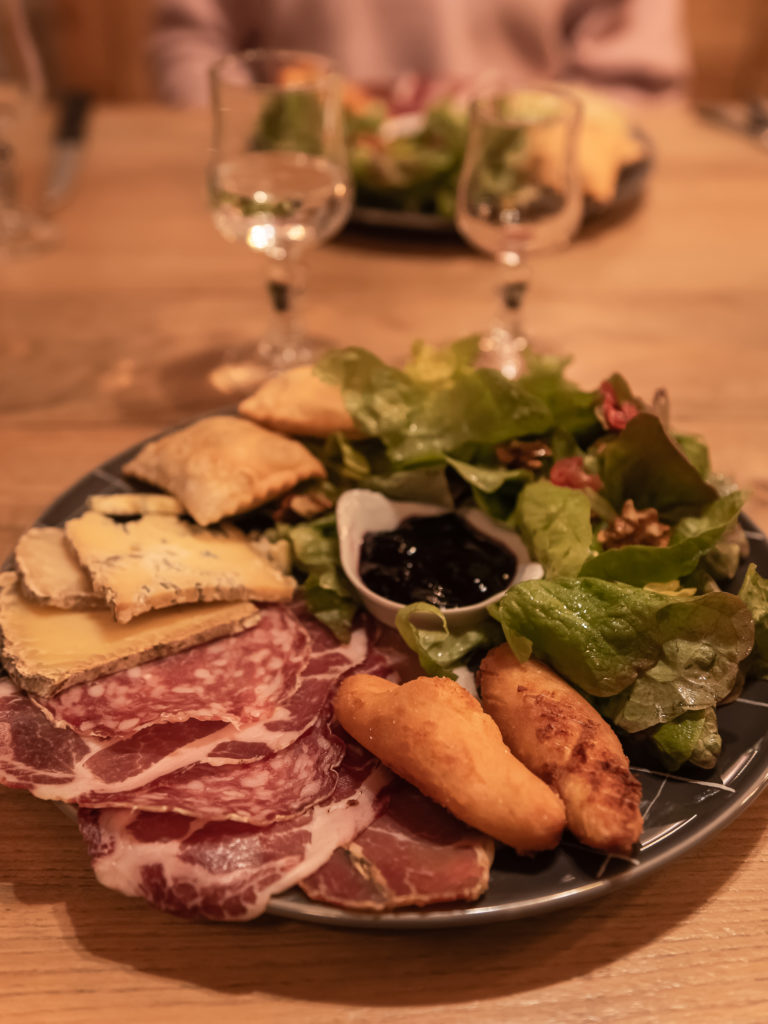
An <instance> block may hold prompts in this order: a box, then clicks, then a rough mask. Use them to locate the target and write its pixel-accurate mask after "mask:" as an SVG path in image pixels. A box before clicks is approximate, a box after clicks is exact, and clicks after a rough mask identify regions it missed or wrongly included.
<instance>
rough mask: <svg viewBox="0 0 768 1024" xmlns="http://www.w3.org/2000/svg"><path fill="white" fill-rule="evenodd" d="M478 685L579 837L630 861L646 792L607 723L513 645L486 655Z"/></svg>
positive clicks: (520, 754)
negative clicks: (519, 655)
mask: <svg viewBox="0 0 768 1024" xmlns="http://www.w3.org/2000/svg"><path fill="white" fill-rule="evenodd" d="M477 683H478V686H479V688H480V694H481V699H482V703H483V707H484V708H485V710H486V711H487V712H488V714H489V715H491V717H492V718H493V719H494V720H495V721H496V722H497V723H498V726H499V728H500V730H501V734H502V736H503V737H504V740H505V742H506V743H507V745H508V746H509V748H510V750H511V751H512V752H513V753H514V754H515V755H516V756H517V757H519V758H520V760H521V761H522V762H523V764H525V765H527V766H528V768H530V770H531V771H532V772H534V773H535V774H536V775H538V776H539V777H540V778H541V779H543V780H544V781H545V782H547V783H549V784H550V785H551V786H552V787H553V788H554V789H555V790H556V791H557V792H558V793H559V794H560V796H561V797H562V800H563V803H564V804H565V810H566V815H567V819H568V828H569V829H570V830H571V832H572V833H573V834H574V836H576V838H577V839H579V840H580V841H581V842H582V843H585V844H586V845H587V846H591V847H593V848H595V849H598V850H602V851H604V852H606V853H618V854H623V855H625V856H627V855H629V854H630V853H631V852H632V848H633V846H634V844H635V843H636V842H637V840H638V838H639V837H640V833H641V831H642V828H643V819H642V815H641V813H640V798H641V796H642V789H641V786H640V783H639V782H638V781H637V779H635V777H634V776H633V775H632V773H631V772H630V770H629V761H628V759H627V756H626V754H625V753H624V750H623V749H622V746H621V743H620V742H619V738H618V736H617V735H616V733H615V732H614V731H613V729H612V728H611V727H610V725H609V724H608V723H607V722H606V721H605V719H603V718H601V716H600V715H599V714H598V713H597V711H595V709H594V708H593V707H592V705H591V704H590V703H589V702H588V701H587V700H585V699H584V698H583V697H582V696H581V694H579V693H577V691H576V690H574V689H573V687H572V686H570V685H569V684H568V683H567V682H566V681H565V680H564V679H562V678H561V677H560V676H558V675H557V673H555V672H553V671H552V669H550V668H549V667H548V666H547V665H544V664H543V663H542V662H539V661H535V660H533V659H531V660H530V661H527V662H525V663H524V664H521V663H520V662H519V661H518V660H517V658H516V657H515V655H514V654H513V653H512V651H511V650H510V648H509V647H508V646H507V645H506V644H503V645H502V646H500V647H496V648H494V649H493V650H492V651H490V652H489V653H488V654H487V655H486V656H485V658H484V659H483V661H482V663H481V665H480V669H479V671H478V673H477Z"/></svg>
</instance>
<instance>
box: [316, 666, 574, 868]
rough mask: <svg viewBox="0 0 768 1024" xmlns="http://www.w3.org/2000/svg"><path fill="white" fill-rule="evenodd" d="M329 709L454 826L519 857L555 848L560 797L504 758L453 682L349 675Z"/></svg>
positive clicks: (497, 737) (492, 732)
mask: <svg viewBox="0 0 768 1024" xmlns="http://www.w3.org/2000/svg"><path fill="white" fill-rule="evenodd" d="M334 708H335V711H336V717H337V718H338V720H339V722H340V723H341V725H342V726H343V727H344V728H345V729H346V730H347V732H348V733H349V734H350V735H351V736H353V737H354V738H355V739H356V740H357V741H358V743H360V744H362V745H363V746H364V747H366V749H368V750H370V751H371V752H372V753H374V754H376V756H377V757H378V758H380V759H381V760H382V761H383V762H384V764H386V765H387V766H388V767H389V768H391V769H392V770H393V771H394V772H396V773H397V774H398V775H399V776H401V778H404V779H405V780H406V781H408V782H410V783H411V784H412V785H414V786H416V788H417V789H419V790H420V791H421V792H422V793H423V794H424V795H425V796H428V797H430V799H432V800H434V801H435V802H436V803H438V804H440V805H441V806H442V807H445V808H446V809H447V810H448V811H450V812H451V813H452V814H453V815H454V816H455V817H456V818H458V819H459V820H460V821H463V822H465V823H466V824H467V825H471V826H472V827H473V828H476V829H478V830H479V831H481V832H484V833H486V834H487V835H489V836H492V837H493V838H494V839H498V840H499V841H500V842H502V843H506V844H507V845H508V846H511V847H513V848H514V849H515V850H517V852H518V853H533V852H535V851H537V850H550V849H552V848H554V847H555V846H556V845H557V844H558V842H559V841H560V836H561V833H562V831H563V828H564V826H565V811H564V809H563V805H562V802H561V800H560V798H559V797H558V796H557V795H556V794H555V793H554V792H553V790H552V789H550V788H549V786H548V785H546V783H544V782H542V781H541V779H539V778H537V777H536V776H535V775H534V774H533V773H532V772H530V771H529V770H528V769H527V768H526V767H525V766H524V765H523V764H522V763H521V762H520V761H518V759H517V758H516V757H514V756H513V755H512V754H511V753H510V751H509V749H508V747H507V746H506V745H505V744H504V741H503V739H502V737H501V733H500V732H499V729H498V727H497V726H496V724H495V722H494V721H493V719H491V718H490V716H489V715H486V714H485V713H484V712H483V709H482V708H481V706H480V704H479V702H478V701H477V700H476V699H475V698H474V697H472V696H471V695H470V694H469V693H467V691H466V690H464V689H462V687H461V686H459V684H458V683H456V682H454V681H453V680H452V679H443V678H440V677H430V676H419V677H417V678H416V679H412V680H411V681H410V682H407V683H403V685H402V686H399V685H397V684H396V683H391V682H389V680H387V679H381V678H379V677H378V676H372V675H365V674H358V675H353V676H349V677H347V678H346V679H344V680H343V681H342V683H341V685H340V687H339V690H338V693H337V695H336V698H335V700H334Z"/></svg>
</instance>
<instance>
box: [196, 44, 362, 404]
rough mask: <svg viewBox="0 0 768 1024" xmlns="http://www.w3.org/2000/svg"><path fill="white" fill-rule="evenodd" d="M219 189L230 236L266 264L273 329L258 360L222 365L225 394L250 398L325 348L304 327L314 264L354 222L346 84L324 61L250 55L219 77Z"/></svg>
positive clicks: (214, 177) (215, 75) (221, 226)
mask: <svg viewBox="0 0 768 1024" xmlns="http://www.w3.org/2000/svg"><path fill="white" fill-rule="evenodd" d="M211 90H212V104H213V146H212V157H211V162H210V166H209V189H210V199H211V206H212V211H213V221H214V224H215V225H216V227H217V229H218V231H219V232H220V234H221V235H223V237H224V238H226V239H228V240H229V241H233V242H241V243H243V244H244V245H246V246H247V247H248V248H249V249H252V250H253V251H254V252H256V253H260V254H261V255H262V256H263V258H264V266H265V269H266V278H267V287H268V294H269V298H270V304H271V309H272V322H271V324H270V326H269V327H268V329H267V330H266V332H265V333H264V334H263V336H262V337H261V338H260V339H259V340H258V341H257V342H256V343H255V344H254V345H253V347H252V349H251V351H250V352H248V353H241V354H240V356H239V357H238V358H235V359H233V360H231V361H230V362H229V363H226V364H225V365H223V366H220V367H218V368H217V369H216V370H215V371H214V372H213V374H212V375H211V381H212V383H213V384H214V386H215V387H217V388H218V390H220V391H225V392H230V393H235V392H237V391H246V390H248V389H249V387H250V386H251V385H253V384H255V383H258V382H259V380H260V379H262V378H263V377H264V376H265V374H266V373H267V372H269V371H270V370H275V369H281V368H285V367H288V366H292V365H295V364H297V363H302V362H308V361H309V360H311V359H312V358H313V356H314V355H315V354H316V353H317V351H318V350H319V349H320V348H321V347H322V344H321V343H320V342H319V341H318V340H317V339H313V338H310V337H308V336H307V335H306V334H305V333H304V332H303V331H302V330H301V327H300V325H299V323H298V320H297V305H298V301H299V299H300V296H301V293H302V292H303V289H304V257H305V255H306V253H307V251H308V250H310V249H313V248H316V247H317V246H319V245H321V244H322V243H323V242H325V241H327V240H328V239H329V238H331V237H332V236H333V235H335V234H336V233H337V232H338V231H339V230H340V229H341V228H342V227H343V225H344V223H345V222H346V220H347V218H348V217H349V214H350V211H351V207H352V185H351V180H350V174H349V169H348V164H347V151H346V144H345V139H344V122H343V114H342V106H341V90H340V80H339V77H338V75H337V73H336V71H335V69H334V67H333V65H332V63H331V62H330V61H329V60H327V59H326V58H325V57H322V56H320V55H319V54H313V53H304V52H300V51H295V50H247V51H245V52H242V53H235V54H230V55H228V56H226V57H224V58H223V59H222V60H220V61H219V62H217V63H216V64H215V65H214V67H213V69H212V71H211Z"/></svg>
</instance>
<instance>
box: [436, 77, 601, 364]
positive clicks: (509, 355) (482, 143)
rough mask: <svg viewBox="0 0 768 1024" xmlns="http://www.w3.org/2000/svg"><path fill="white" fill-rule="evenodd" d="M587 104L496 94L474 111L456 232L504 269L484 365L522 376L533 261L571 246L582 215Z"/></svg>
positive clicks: (550, 92) (522, 91)
mask: <svg viewBox="0 0 768 1024" xmlns="http://www.w3.org/2000/svg"><path fill="white" fill-rule="evenodd" d="M579 120H580V103H579V100H578V99H577V98H576V97H575V96H572V95H570V94H569V93H567V92H565V91H561V90H559V89H556V88H543V87H542V88H539V87H530V88H519V89H512V90H509V91H503V90H502V91H500V90H494V91H489V92H486V93H483V94H481V95H479V96H478V97H477V98H476V99H475V100H474V102H473V103H472V105H471V107H470V115H469V131H468V137H467V145H466V149H465V152H464V159H463V162H462V166H461V172H460V175H459V181H458V185H457V195H456V227H457V229H458V231H459V233H460V234H461V235H462V236H463V237H464V238H465V239H466V240H467V241H468V242H469V243H470V244H471V245H473V246H475V247H476V248H478V249H481V250H482V251H483V252H486V253H488V254H489V255H490V256H492V257H493V258H494V259H495V260H496V261H497V262H498V263H499V264H500V265H501V267H502V268H503V272H504V283H503V284H502V287H501V299H502V302H501V311H500V315H499V317H498V319H497V321H496V322H495V323H494V324H493V325H492V326H491V328H490V329H489V330H487V331H486V332H485V333H484V334H483V335H482V336H481V339H480V351H479V356H478V364H479V365H482V366H490V367H493V368H495V369H498V370H501V372H502V373H503V374H504V375H505V376H506V377H509V378H514V377H517V376H519V374H520V373H521V372H522V369H523V365H524V353H525V350H526V349H527V348H528V347H529V341H528V337H527V335H526V333H525V331H524V329H523V325H522V321H521V307H522V305H523V299H524V297H525V292H526V289H527V287H528V281H529V270H528V265H527V256H528V254H529V253H531V252H540V251H543V250H548V249H554V248H558V247H560V246H562V245H564V244H566V243H567V242H568V241H569V239H570V238H571V236H572V235H573V233H574V231H575V230H576V228H577V226H578V224H579V223H580V220H581V216H582V206H583V200H582V194H581V189H580V187H579V182H578V176H577V172H576V159H575V147H576V141H577V131H578V127H579Z"/></svg>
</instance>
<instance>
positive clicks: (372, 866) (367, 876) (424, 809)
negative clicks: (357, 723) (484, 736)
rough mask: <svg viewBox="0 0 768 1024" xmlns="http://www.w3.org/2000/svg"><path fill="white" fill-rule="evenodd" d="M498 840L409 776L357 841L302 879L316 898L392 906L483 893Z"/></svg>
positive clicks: (345, 904)
mask: <svg viewBox="0 0 768 1024" xmlns="http://www.w3.org/2000/svg"><path fill="white" fill-rule="evenodd" d="M493 853H494V843H493V840H491V839H489V838H488V837H487V836H484V835H481V834H480V833H479V832H475V831H474V830H473V829H470V828H468V827H467V826H466V825H463V824H462V823H461V822H459V821H457V820H456V819H455V818H454V817H453V816H452V815H450V814H449V813H448V812H447V811H444V810H443V809H442V808H441V807H438V805H437V804H435V803H433V802H432V801H431V800H428V799H427V798H426V797H425V796H422V795H421V793H419V792H418V790H416V789H414V788H413V787H412V786H409V785H407V784H406V783H398V784H397V786H395V787H393V788H392V790H391V791H390V797H389V802H388V804H387V807H386V809H385V810H384V811H383V812H382V813H381V814H380V815H379V817H378V818H376V820H375V821H374V822H372V823H371V824H370V825H369V826H368V828H367V829H365V831H363V832H361V833H360V835H358V836H357V838H356V839H355V840H354V842H352V843H350V844H348V845H346V846H344V847H341V848H339V849H337V850H335V851H334V853H333V856H332V857H330V858H329V860H328V861H327V862H326V863H325V864H324V865H323V866H322V867H321V868H320V869H319V870H318V871H316V872H315V873H314V874H312V875H309V876H308V877H307V878H305V879H304V880H303V881H302V882H301V888H302V890H303V892H304V893H305V894H306V895H307V896H308V897H309V898H310V899H312V900H316V901H318V902H320V903H331V904H334V905H335V906H339V907H345V908H347V909H353V910H376V911H382V910H393V909H395V908H397V907H407V906H413V907H423V906H427V905H429V904H434V903H447V902H454V901H457V900H476V899H478V898H479V897H480V896H481V895H482V894H483V893H484V892H485V890H486V889H487V888H488V879H489V875H490V869H491V864H492V862H493Z"/></svg>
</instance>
